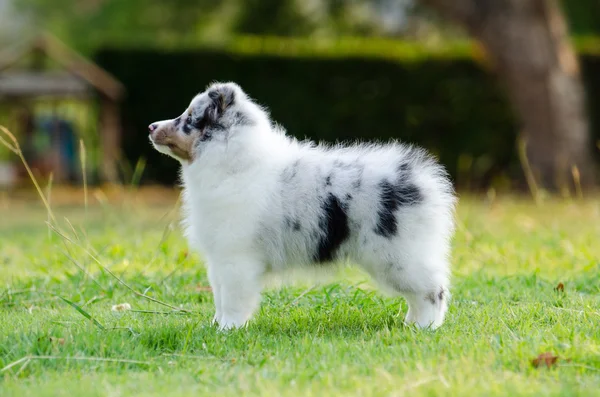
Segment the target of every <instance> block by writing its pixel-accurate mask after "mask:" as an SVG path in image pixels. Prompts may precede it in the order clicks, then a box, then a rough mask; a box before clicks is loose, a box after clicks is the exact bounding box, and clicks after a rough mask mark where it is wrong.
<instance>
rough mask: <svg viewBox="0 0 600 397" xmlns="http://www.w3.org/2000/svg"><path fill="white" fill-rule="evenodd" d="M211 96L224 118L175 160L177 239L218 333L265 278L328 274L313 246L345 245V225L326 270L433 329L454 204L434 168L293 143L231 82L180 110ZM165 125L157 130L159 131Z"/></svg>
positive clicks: (407, 150) (414, 160)
mask: <svg viewBox="0 0 600 397" xmlns="http://www.w3.org/2000/svg"><path fill="white" fill-rule="evenodd" d="M211 90H213V91H215V90H216V91H219V90H225V91H224V92H225V93H226V94H230V95H232V98H233V100H232V102H231V103H228V104H225V105H226V106H225V105H223V102H219V103H220V104H221V105H223V107H224V108H225V110H223V111H222V112H221V114H220V115H216V116H210V117H214V120H213V121H215V120H216V121H219V122H220V123H221V128H220V129H216V130H214V131H212V130H210V128H211V127H204V129H203V130H198V131H193V132H192V134H198V137H201V136H202V135H203V134H205V133H206V131H209V132H210V131H212V133H211V135H210V136H211V137H212V138H211V139H209V140H207V141H201V139H198V141H197V142H196V143H195V144H194V152H193V160H190V161H183V160H181V159H179V160H180V162H181V163H182V180H183V184H184V196H183V197H184V209H185V221H184V224H185V230H186V236H187V238H188V239H189V243H190V245H191V246H192V247H193V248H195V249H197V250H198V251H199V252H200V253H201V254H202V255H203V257H204V258H205V260H206V265H207V269H208V277H209V281H210V284H211V286H212V288H213V291H214V301H215V307H216V314H215V316H214V321H215V322H217V323H218V324H219V327H220V328H222V329H228V328H232V327H240V326H243V325H244V324H246V323H247V322H248V320H249V319H250V318H251V317H252V315H253V313H254V312H255V310H256V309H257V307H258V306H259V302H260V295H261V289H262V286H263V281H264V279H265V276H267V275H269V274H273V273H276V274H277V273H281V272H284V271H286V270H290V269H294V268H328V267H330V266H331V264H329V263H315V261H316V257H317V256H318V254H319V246H320V245H321V246H325V247H326V246H327V245H328V244H327V243H329V245H331V242H332V241H334V240H335V241H337V240H336V238H338V239H341V237H343V236H344V235H345V234H344V227H343V224H344V222H343V220H344V217H345V218H346V221H347V222H346V224H347V225H348V235H347V236H346V238H345V239H343V242H342V243H341V244H340V245H339V246H338V247H337V249H335V251H334V255H333V258H332V259H333V260H332V262H341V261H342V260H344V259H349V261H350V262H351V263H355V264H357V265H358V266H360V267H362V268H363V269H364V270H366V271H367V272H368V273H369V274H370V275H371V276H372V277H373V278H374V279H375V280H376V281H377V282H378V283H379V284H380V285H381V286H382V287H383V288H385V289H386V290H388V291H391V292H392V293H395V294H398V295H402V296H404V297H405V298H406V299H407V302H408V305H409V310H408V313H407V315H406V319H405V321H406V323H410V324H416V325H417V326H419V327H431V328H437V327H439V326H440V325H441V324H442V322H443V321H444V316H445V313H446V310H447V302H448V298H449V290H448V289H449V278H450V268H449V254H450V240H451V237H452V234H453V231H454V220H453V215H454V214H453V210H454V205H455V196H454V192H453V188H452V186H451V184H450V182H449V180H448V178H447V176H446V173H445V171H444V170H443V168H442V167H441V166H440V165H438V164H437V163H436V162H435V161H434V160H433V159H432V158H431V157H429V156H428V155H426V154H425V152H424V151H422V150H420V149H416V148H413V147H409V146H405V145H403V144H400V143H390V144H387V145H374V144H373V145H354V146H348V147H344V146H340V145H338V146H335V147H329V146H323V145H315V144H312V143H309V142H298V141H296V140H295V139H292V138H290V137H288V136H286V135H285V133H284V132H283V130H282V129H280V128H279V127H277V126H275V125H273V123H272V122H271V121H270V119H269V116H268V114H267V113H266V111H264V110H263V109H262V108H261V107H259V106H258V105H256V104H255V103H254V102H253V101H252V100H250V99H249V98H248V97H247V96H246V94H245V93H244V92H243V91H242V90H241V88H240V87H238V86H237V85H235V84H233V83H227V84H214V85H212V86H210V87H209V88H208V89H207V91H205V92H204V93H201V94H199V95H198V96H197V97H196V98H195V99H194V100H193V101H192V103H191V104H190V107H189V108H188V110H187V112H191V113H190V114H191V115H192V117H196V116H198V115H200V116H199V117H201V116H202V114H204V115H205V116H206V115H207V114H209V113H208V112H209V110H210V108H209V107H210V106H214V105H211V100H210V99H209V98H208V96H207V93H209V92H210V91H211ZM219 92H221V91H219ZM220 98H221V99H222V98H224V97H223V95H221V97H220ZM217 108H218V106H217ZM207 109H208V110H207ZM203 112H204V113H203ZM185 114H186V113H184V116H185ZM234 116H235V117H237V118H235V119H234ZM240 116H243V117H241V118H240ZM299 117H301V116H299ZM236 120H237V121H236ZM240 120H241V121H240ZM173 122H174V121H173V120H167V121H163V122H161V123H163V124H161V128H163V125H170V124H169V123H171V124H172V123H173ZM165 123H166V124H165ZM170 128H172V129H173V132H170V133H172V134H178V133H180V132H176V130H177V128H175V127H172V126H171V127H170ZM180 128H181V127H179V129H180ZM155 146H157V145H156V144H155ZM159 146H160V145H159ZM157 149H159V150H161V151H162V152H164V153H167V154H169V153H168V152H169V151H168V149H166V148H165V147H157ZM171 155H172V154H171ZM327 177H329V179H328V178H327ZM386 181H387V182H386ZM390 186H393V187H394V189H395V190H393V191H392V190H390V189H387V188H389V187H390ZM386 189H387V190H386ZM415 191H417V192H418V194H417V193H415ZM350 196H351V197H350ZM394 202H396V204H398V205H397V206H395V207H394ZM386 208H387V209H388V210H393V211H392V212H387V213H386V212H385V211H386ZM382 214H385V219H387V220H388V221H390V219H392V218H393V219H394V220H395V223H396V228H395V229H394V228H393V225H390V223H389V222H388V224H387V228H386V227H383V228H382V226H381V225H382V223H381V220H382ZM326 215H330V216H332V218H329V219H332V220H335V221H341V222H337V224H336V225H337V228H334V227H333V226H328V222H331V221H328V220H327V219H328V218H327V217H326ZM391 223H394V222H391ZM340 225H341V226H340ZM394 230H395V232H393V231H394ZM340 231H341V233H340ZM392 232H393V233H392ZM326 236H329V237H330V238H329V239H326ZM336 236H337V237H336ZM340 236H341V237H340ZM332 237H333V238H332ZM333 245H334V246H335V244H333ZM330 248H331V247H330ZM321 251H323V252H322V253H326V252H327V250H326V249H322V250H321Z"/></svg>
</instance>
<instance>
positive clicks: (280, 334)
mask: <svg viewBox="0 0 600 397" xmlns="http://www.w3.org/2000/svg"><path fill="white" fill-rule="evenodd" d="M0 201H2V200H0ZM174 202H175V200H174V199H173V201H172V202H171V204H169V205H168V204H162V205H160V204H147V203H146V204H145V203H139V202H135V201H125V202H124V203H121V204H118V205H117V204H113V205H104V206H102V205H98V204H94V205H92V206H91V207H90V208H89V211H88V214H87V216H86V211H85V209H84V208H83V207H82V206H73V205H72V206H69V207H63V208H61V207H56V208H55V214H56V218H57V221H58V223H59V227H60V228H61V230H62V231H63V232H64V233H65V234H68V236H69V238H70V239H71V240H73V241H74V242H76V244H71V243H67V242H66V241H65V240H64V239H63V238H61V237H59V236H57V235H56V234H54V233H52V232H51V231H50V230H49V229H48V228H47V227H46V225H45V222H46V220H47V214H46V213H45V211H44V209H43V208H41V207H40V206H39V205H37V204H35V205H34V204H31V203H26V202H25V203H23V202H19V201H15V200H9V201H7V202H4V204H2V202H0V368H4V367H6V366H8V365H10V364H11V363H14V362H17V361H18V360H21V359H22V361H20V362H18V363H17V364H16V365H14V366H12V367H10V368H9V369H6V370H4V371H3V372H2V373H0V395H1V396H3V397H8V396H39V397H43V396H109V395H110V396H112V395H115V396H127V395H142V396H161V397H168V396H187V395H190V396H192V395H193V396H198V395H234V396H239V395H261V396H265V395H266V396H279V395H283V396H288V395H289V396H291V395H302V396H310V395H314V396H330V395H338V396H346V395H363V396H370V395H378V396H379V395H381V396H393V395H415V396H429V395H440V394H442V395H453V396H470V395H474V396H481V395H485V396H489V395H569V396H571V395H600V244H599V243H598V241H599V240H600V204H599V201H598V200H587V201H585V202H581V203H576V202H565V201H560V202H559V201H555V202H546V203H544V205H542V206H540V207H536V206H534V205H533V204H531V203H530V202H528V201H525V200H516V199H501V200H496V201H495V202H494V203H489V202H486V201H485V200H481V199H475V198H464V197H463V198H462V200H461V204H460V208H459V211H458V218H459V220H460V225H459V229H458V231H457V234H456V238H455V240H454V252H453V262H454V283H453V284H454V286H453V290H452V292H453V299H452V303H451V307H450V310H449V314H448V317H447V321H446V323H445V324H444V326H443V327H442V328H440V329H439V330H438V331H436V332H429V331H418V330H415V329H412V328H407V327H404V326H403V325H402V318H403V316H404V313H405V311H406V304H405V302H404V301H403V300H401V299H393V298H389V297H385V296H381V295H380V294H379V293H378V292H377V291H376V289H374V288H373V285H372V283H371V282H370V281H369V280H368V278H366V277H365V276H364V275H363V274H361V273H359V272H357V271H351V270H348V271H343V273H344V274H342V275H341V276H343V277H341V278H339V279H336V280H334V281H333V282H332V283H328V284H324V285H320V286H317V287H316V288H313V289H308V287H307V286H306V285H305V284H297V285H294V286H287V287H284V288H282V289H271V290H268V291H267V292H266V293H265V295H264V299H263V305H262V308H261V310H260V312H259V313H258V314H257V316H256V317H255V319H254V321H253V322H252V323H251V324H250V326H249V327H248V328H247V329H244V330H237V331H232V332H229V333H220V332H218V331H217V330H216V329H215V328H214V327H212V326H211V325H210V319H211V318H212V315H213V307H212V297H211V294H210V292H209V291H206V288H205V287H206V286H207V285H208V282H207V279H206V274H205V271H204V269H203V267H202V266H201V263H200V260H199V258H198V257H197V256H196V255H193V254H188V252H187V248H186V243H185V241H184V239H183V238H182V236H181V233H180V231H179V229H178V228H177V226H176V225H175V226H174V227H173V228H169V226H168V225H169V223H170V222H171V221H173V220H174V219H175V213H173V212H171V213H168V211H169V209H170V208H171V206H172V205H173V204H174ZM65 217H67V218H68V219H69V221H70V223H71V224H72V225H73V228H71V226H70V225H69V224H68V223H67V221H66V220H65ZM65 247H68V249H69V252H70V254H69V256H70V257H71V258H72V259H73V261H74V262H76V263H77V265H75V264H74V263H73V261H71V260H70V259H69V258H67V256H65V252H66V249H67V248H65ZM85 250H88V251H90V252H95V253H96V256H97V258H98V259H99V261H100V262H101V264H102V265H103V266H106V267H107V268H108V269H110V270H111V271H112V272H113V273H114V274H115V275H116V276H118V277H120V278H122V279H123V280H124V281H125V282H126V283H127V284H128V286H130V287H132V288H133V289H135V290H136V291H140V292H145V293H146V294H147V295H148V296H150V297H153V298H155V299H158V300H160V301H163V302H166V303H168V304H171V305H174V306H178V307H182V308H185V309H187V310H190V311H193V313H192V314H182V313H180V312H173V311H172V310H171V309H170V308H168V307H165V306H161V305H159V304H157V303H154V302H151V301H149V300H147V299H144V298H143V297H139V296H136V295H134V294H133V293H132V292H131V291H130V290H129V289H127V287H126V286H124V285H122V284H120V283H119V282H118V281H117V280H116V279H115V278H114V277H113V276H111V275H109V274H108V273H106V272H105V271H102V270H101V269H100V268H99V266H98V264H97V263H96V262H94V261H93V260H92V259H91V258H90V256H89V255H87V254H86V253H85ZM78 266H79V267H78ZM80 268H81V269H84V270H85V273H87V275H86V274H85V273H84V271H83V270H81V269H80ZM558 283H563V284H564V291H563V292H561V291H555V287H556V286H557V285H558ZM61 298H63V299H66V300H67V301H65V300H63V299H61ZM69 302H71V303H72V304H70V303H69ZM120 303H129V304H130V305H131V306H132V308H133V309H134V310H147V311H151V312H150V313H140V312H133V311H125V312H113V311H112V310H111V307H112V306H113V305H116V304H120ZM158 312H166V313H167V314H160V313H158ZM88 317H91V318H93V321H91V320H90V319H89V318H88ZM543 352H553V353H555V354H556V355H558V356H559V357H560V358H559V359H558V362H557V365H556V366H555V367H553V368H550V369H548V368H534V367H533V366H532V364H531V360H532V359H533V358H535V357H536V356H537V355H538V354H540V353H543ZM100 359H112V360H113V361H102V360H100ZM567 359H570V361H568V360H567Z"/></svg>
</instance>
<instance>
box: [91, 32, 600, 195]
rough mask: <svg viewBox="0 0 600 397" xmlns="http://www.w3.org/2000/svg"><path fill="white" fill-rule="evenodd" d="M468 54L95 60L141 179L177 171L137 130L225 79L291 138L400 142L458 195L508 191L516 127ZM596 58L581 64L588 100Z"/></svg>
mask: <svg viewBox="0 0 600 397" xmlns="http://www.w3.org/2000/svg"><path fill="white" fill-rule="evenodd" d="M596 43H597V42H596ZM588 46H589V47H590V48H592V47H593V46H592V45H589V44H588ZM595 48H598V47H595ZM476 55H477V53H476V52H475V51H474V49H473V48H472V47H470V45H468V44H465V43H458V44H453V45H448V46H446V47H443V48H432V49H428V48H426V47H422V46H417V45H410V44H406V43H404V44H403V43H398V42H394V41H391V40H376V41H365V40H359V39H345V40H339V41H334V42H331V41H323V42H321V41H316V42H313V43H310V42H309V41H307V40H302V39H286V40H282V39H276V38H262V39H261V38H257V37H243V38H240V39H239V40H235V41H231V42H229V43H228V44H226V46H225V49H213V50H209V49H201V50H192V49H189V50H181V51H168V52H166V51H159V50H152V49H148V50H143V49H135V50H132V49H127V48H121V49H118V48H116V49H106V50H103V51H100V52H99V53H98V54H97V57H96V59H97V61H98V62H99V63H100V65H102V66H103V67H105V68H106V69H107V70H108V71H110V72H111V73H113V74H114V75H115V76H116V77H117V78H118V79H120V80H121V81H122V82H123V83H124V84H125V86H126V87H127V90H128V97H127V100H126V102H125V103H124V104H123V115H124V116H125V120H126V121H125V134H124V141H123V143H124V149H125V154H126V156H127V158H128V159H129V161H130V162H132V163H133V162H135V161H137V159H138V158H139V157H140V156H144V157H147V158H148V160H149V161H148V167H147V169H146V177H147V178H149V179H151V180H155V181H160V182H166V183H171V182H173V181H174V179H175V177H176V175H177V172H176V169H177V164H176V162H174V161H172V160H171V159H169V158H166V157H165V156H161V155H160V154H159V153H157V152H156V151H154V150H153V149H152V148H151V147H150V145H149V144H147V143H146V141H147V138H146V135H147V132H146V126H147V125H148V124H149V123H150V122H152V121H155V120H161V119H165V118H173V117H176V116H177V115H178V114H180V113H181V112H182V111H183V110H184V108H185V107H186V106H187V104H188V103H189V100H190V99H191V98H192V97H193V95H195V94H196V93H198V92H199V91H201V90H203V89H204V87H205V85H206V84H208V83H209V82H211V81H213V80H233V81H236V82H238V83H240V84H241V85H242V87H244V89H245V90H246V91H247V92H248V93H249V94H250V95H251V96H252V97H254V98H256V99H257V100H258V101H259V102H260V103H262V104H264V105H266V106H267V107H269V108H270V110H271V114H272V116H273V117H274V119H275V120H276V121H277V122H279V123H281V124H282V125H283V126H285V127H286V128H287V130H288V132H289V133H290V134H292V135H294V136H296V137H298V138H300V139H304V138H306V137H308V138H311V139H315V140H323V141H329V142H333V141H338V140H342V141H353V140H388V139H401V140H403V141H408V142H412V143H417V144H420V145H423V146H425V147H427V148H428V149H430V150H432V151H433V152H434V153H436V154H437V155H438V156H439V158H440V159H441V161H442V162H443V163H444V164H445V165H446V166H447V167H448V169H449V171H450V173H451V175H452V176H453V177H454V178H455V179H456V180H457V182H458V183H459V185H461V186H463V187H466V186H469V187H472V188H477V187H487V186H489V185H492V184H504V187H506V185H505V184H506V183H507V182H506V181H508V180H514V179H516V180H520V178H521V175H522V172H521V167H520V164H519V162H518V159H517V157H516V151H515V134H516V133H517V130H518V125H517V123H516V121H515V119H514V116H513V112H512V111H511V108H510V106H509V104H508V101H507V100H506V97H505V95H504V92H503V90H502V87H501V86H500V85H499V83H497V81H496V79H495V78H494V77H493V76H491V75H490V74H489V73H488V72H487V71H486V70H485V69H484V68H483V67H482V66H481V65H480V64H479V63H478V62H476V61H475V60H474V59H475V56H476ZM599 59H600V58H598V57H597V56H595V55H586V56H584V57H583V66H584V70H585V71H586V77H587V83H588V86H589V87H590V90H589V92H590V102H591V103H592V104H596V103H597V102H598V95H599V94H598V93H600V89H598V87H599V85H600V77H598V76H600V74H599V73H597V72H594V71H597V70H598V69H597V66H596V65H597V62H598V60H599ZM591 114H592V116H593V117H595V120H598V117H599V115H598V114H597V112H591ZM595 131H596V132H595V134H596V136H597V137H600V133H599V129H598V128H596V129H595ZM499 186H501V185H499Z"/></svg>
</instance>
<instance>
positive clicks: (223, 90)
mask: <svg viewBox="0 0 600 397" xmlns="http://www.w3.org/2000/svg"><path fill="white" fill-rule="evenodd" d="M208 97H209V98H210V100H211V104H210V106H209V107H208V109H207V113H208V116H209V118H210V119H211V120H212V121H213V122H216V121H217V120H218V119H219V118H220V117H221V116H222V115H223V113H225V110H227V108H228V107H230V106H231V105H233V103H234V102H235V89H234V87H232V86H229V85H227V84H222V85H218V86H216V87H213V88H211V89H210V90H209V91H208Z"/></svg>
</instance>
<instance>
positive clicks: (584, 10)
mask: <svg viewBox="0 0 600 397" xmlns="http://www.w3.org/2000/svg"><path fill="white" fill-rule="evenodd" d="M562 5H563V10H564V12H565V16H566V18H567V20H568V22H569V25H570V26H569V27H570V30H571V33H573V34H575V35H600V1H598V0H563V1H562Z"/></svg>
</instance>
